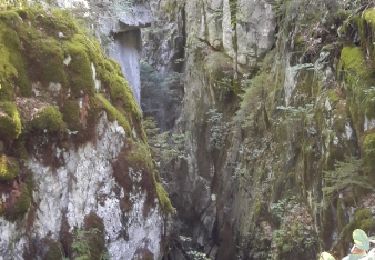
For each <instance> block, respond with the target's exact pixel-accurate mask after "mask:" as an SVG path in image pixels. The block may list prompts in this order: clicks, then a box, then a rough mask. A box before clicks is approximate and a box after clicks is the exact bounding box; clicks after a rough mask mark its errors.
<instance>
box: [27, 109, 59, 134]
mask: <svg viewBox="0 0 375 260" xmlns="http://www.w3.org/2000/svg"><path fill="white" fill-rule="evenodd" d="M30 124H31V128H32V129H34V130H37V131H44V130H47V131H48V132H62V131H64V130H65V128H66V125H65V123H64V121H63V117H62V114H61V113H60V111H59V110H58V109H57V108H56V107H53V106H50V107H46V108H44V109H42V110H41V111H40V112H39V113H38V114H37V115H36V117H35V118H34V119H33V120H32V121H31V123H30Z"/></svg>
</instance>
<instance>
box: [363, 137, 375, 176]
mask: <svg viewBox="0 0 375 260" xmlns="http://www.w3.org/2000/svg"><path fill="white" fill-rule="evenodd" d="M363 150H364V160H365V161H364V162H365V166H366V172H368V173H373V172H374V170H375V160H374V158H375V133H368V134H366V136H365V140H364V142H363ZM371 176H372V174H371Z"/></svg>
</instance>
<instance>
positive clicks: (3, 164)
mask: <svg viewBox="0 0 375 260" xmlns="http://www.w3.org/2000/svg"><path fill="white" fill-rule="evenodd" d="M19 172H20V167H19V165H18V162H17V161H16V160H14V159H11V158H9V157H7V156H6V155H4V154H2V155H0V181H10V180H13V179H14V178H16V177H17V176H18V174H19Z"/></svg>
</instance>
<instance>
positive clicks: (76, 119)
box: [61, 100, 81, 131]
mask: <svg viewBox="0 0 375 260" xmlns="http://www.w3.org/2000/svg"><path fill="white" fill-rule="evenodd" d="M61 112H62V114H63V119H64V122H65V123H66V124H67V127H68V128H69V129H70V130H72V131H78V130H80V129H81V123H80V120H81V119H80V108H79V104H78V102H77V101H74V100H68V101H65V102H64V106H63V108H62V110H61Z"/></svg>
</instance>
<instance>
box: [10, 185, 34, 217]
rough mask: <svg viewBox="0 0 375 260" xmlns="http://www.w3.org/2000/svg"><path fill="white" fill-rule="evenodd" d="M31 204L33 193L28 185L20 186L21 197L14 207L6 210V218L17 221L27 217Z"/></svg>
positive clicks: (11, 206)
mask: <svg viewBox="0 0 375 260" xmlns="http://www.w3.org/2000/svg"><path fill="white" fill-rule="evenodd" d="M30 204H31V191H30V189H29V187H28V185H27V184H26V183H21V184H20V195H19V197H18V198H17V200H16V202H15V203H14V204H13V205H10V206H9V207H7V208H6V212H5V217H6V218H7V219H9V220H17V219H19V218H21V217H23V216H24V215H25V213H26V212H27V211H28V210H29V207H30Z"/></svg>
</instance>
